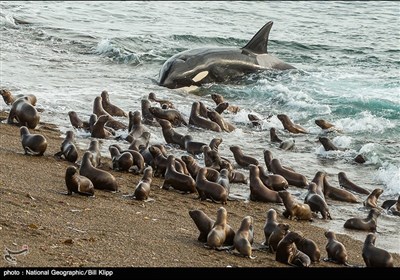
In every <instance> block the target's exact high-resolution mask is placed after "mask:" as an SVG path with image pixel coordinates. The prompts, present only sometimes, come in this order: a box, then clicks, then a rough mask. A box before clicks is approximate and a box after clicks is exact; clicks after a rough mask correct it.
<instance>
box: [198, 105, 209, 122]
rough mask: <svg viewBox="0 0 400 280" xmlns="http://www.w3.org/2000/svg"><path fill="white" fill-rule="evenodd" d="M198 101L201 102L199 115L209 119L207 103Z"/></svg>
mask: <svg viewBox="0 0 400 280" xmlns="http://www.w3.org/2000/svg"><path fill="white" fill-rule="evenodd" d="M197 102H199V115H200V116H202V117H203V118H206V119H208V116H207V111H208V109H207V107H206V105H205V104H204V103H203V102H201V101H197Z"/></svg>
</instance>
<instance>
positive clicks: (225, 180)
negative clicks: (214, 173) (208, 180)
mask: <svg viewBox="0 0 400 280" xmlns="http://www.w3.org/2000/svg"><path fill="white" fill-rule="evenodd" d="M207 173H208V169H207ZM216 182H217V183H218V184H220V185H221V186H223V187H224V188H225V189H226V191H227V192H228V195H229V192H230V190H231V186H230V185H229V171H228V169H225V168H223V169H221V171H220V172H219V177H218V179H217V181H216Z"/></svg>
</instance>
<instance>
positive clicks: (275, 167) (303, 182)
mask: <svg viewBox="0 0 400 280" xmlns="http://www.w3.org/2000/svg"><path fill="white" fill-rule="evenodd" d="M270 168H271V172H272V173H274V174H278V175H281V176H283V177H284V178H285V179H286V181H287V182H288V183H289V185H292V186H296V187H300V188H304V187H305V186H307V185H308V183H307V179H306V177H305V176H304V175H302V174H300V173H297V172H294V171H291V170H289V169H287V168H284V167H283V166H282V165H281V162H280V161H279V159H277V158H274V159H272V160H271V162H270Z"/></svg>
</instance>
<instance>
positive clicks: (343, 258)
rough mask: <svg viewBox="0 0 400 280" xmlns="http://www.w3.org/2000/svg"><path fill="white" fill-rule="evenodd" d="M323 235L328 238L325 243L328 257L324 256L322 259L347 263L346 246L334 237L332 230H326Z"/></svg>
mask: <svg viewBox="0 0 400 280" xmlns="http://www.w3.org/2000/svg"><path fill="white" fill-rule="evenodd" d="M324 235H325V237H326V238H327V239H328V242H327V243H326V245H325V249H326V252H327V253H328V257H327V258H325V259H324V261H330V262H334V263H338V264H344V265H348V263H347V258H348V255H347V250H346V247H344V245H343V243H341V242H339V241H338V240H337V239H336V234H335V233H334V232H333V231H326V232H325V234H324Z"/></svg>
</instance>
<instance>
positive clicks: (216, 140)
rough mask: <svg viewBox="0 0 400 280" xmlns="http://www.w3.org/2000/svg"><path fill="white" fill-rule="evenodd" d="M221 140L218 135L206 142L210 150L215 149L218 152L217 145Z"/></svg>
mask: <svg viewBox="0 0 400 280" xmlns="http://www.w3.org/2000/svg"><path fill="white" fill-rule="evenodd" d="M222 141H223V140H222V138H220V137H217V138H213V139H211V141H210V144H208V146H209V147H210V149H211V150H212V151H216V152H217V153H218V152H219V150H218V147H219V145H221V143H222Z"/></svg>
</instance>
